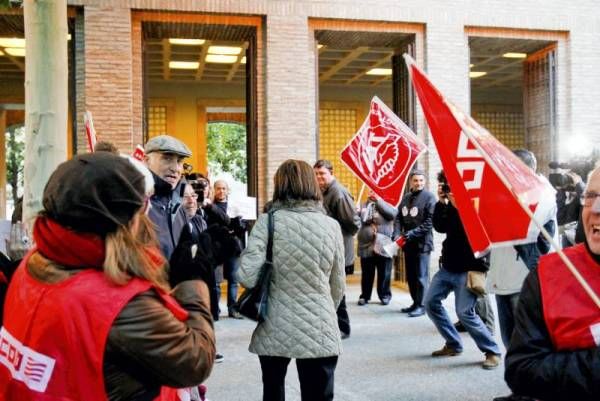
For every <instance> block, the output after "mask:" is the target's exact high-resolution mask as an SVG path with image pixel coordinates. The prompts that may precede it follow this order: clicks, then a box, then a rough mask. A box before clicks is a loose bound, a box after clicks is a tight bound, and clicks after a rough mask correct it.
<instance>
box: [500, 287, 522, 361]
mask: <svg viewBox="0 0 600 401" xmlns="http://www.w3.org/2000/svg"><path fill="white" fill-rule="evenodd" d="M518 302H519V293H518V292H517V293H515V294H510V295H498V294H496V305H497V306H498V321H499V322H500V334H501V335H502V342H503V343H504V347H506V349H508V344H510V337H512V333H513V330H514V328H515V312H516V311H517V303H518Z"/></svg>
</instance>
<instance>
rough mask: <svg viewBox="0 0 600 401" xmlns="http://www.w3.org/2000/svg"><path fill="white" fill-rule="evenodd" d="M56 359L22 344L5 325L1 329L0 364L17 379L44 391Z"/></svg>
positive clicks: (36, 389) (32, 388) (30, 386)
mask: <svg viewBox="0 0 600 401" xmlns="http://www.w3.org/2000/svg"><path fill="white" fill-rule="evenodd" d="M55 362H56V361H55V360H54V359H53V358H50V357H48V356H46V355H43V354H40V353H39V352H35V351H34V350H32V349H31V348H29V347H26V346H24V345H23V344H21V342H20V341H19V340H17V339H16V338H14V337H13V336H12V335H11V334H10V333H9V332H8V331H7V330H6V329H5V328H4V327H2V329H0V364H2V365H4V366H6V368H7V369H8V370H9V371H10V374H11V375H12V377H13V378H14V379H15V380H18V381H21V382H23V383H25V385H26V386H27V387H29V388H30V389H31V390H34V391H38V392H41V393H43V392H44V391H46V387H48V382H49V381H50V377H51V376H52V371H53V370H54V364H55Z"/></svg>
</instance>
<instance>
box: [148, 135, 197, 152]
mask: <svg viewBox="0 0 600 401" xmlns="http://www.w3.org/2000/svg"><path fill="white" fill-rule="evenodd" d="M144 151H145V152H146V154H148V153H152V152H163V153H175V154H176V155H180V156H183V157H190V156H191V155H192V152H190V149H189V148H188V147H187V146H185V144H184V143H183V142H181V141H180V140H179V139H177V138H173V137H172V136H170V135H158V136H155V137H154V138H152V139H150V140H149V141H148V142H146V146H145V147H144Z"/></svg>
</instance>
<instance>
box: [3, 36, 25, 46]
mask: <svg viewBox="0 0 600 401" xmlns="http://www.w3.org/2000/svg"><path fill="white" fill-rule="evenodd" d="M0 46H2V47H20V48H24V47H25V39H22V38H0Z"/></svg>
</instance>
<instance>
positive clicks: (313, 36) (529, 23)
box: [0, 0, 600, 204]
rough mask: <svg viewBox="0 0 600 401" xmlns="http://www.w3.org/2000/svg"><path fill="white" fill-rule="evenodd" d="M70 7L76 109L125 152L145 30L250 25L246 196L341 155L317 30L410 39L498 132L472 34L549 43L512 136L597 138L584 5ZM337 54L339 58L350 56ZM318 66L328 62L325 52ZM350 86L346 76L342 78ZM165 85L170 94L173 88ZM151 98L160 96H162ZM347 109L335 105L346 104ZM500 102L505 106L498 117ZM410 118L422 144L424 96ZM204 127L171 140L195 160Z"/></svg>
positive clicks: (428, 164)
mask: <svg viewBox="0 0 600 401" xmlns="http://www.w3.org/2000/svg"><path fill="white" fill-rule="evenodd" d="M68 5H69V16H70V18H71V21H72V24H71V29H72V32H73V33H74V41H73V42H74V43H73V44H72V46H73V53H72V54H73V55H74V63H72V68H73V74H72V75H73V80H72V82H73V86H74V90H73V93H74V96H73V98H72V103H74V107H72V110H73V112H74V114H75V116H78V115H80V114H81V113H83V111H85V110H90V111H92V112H93V115H94V121H95V125H96V129H97V130H98V132H100V133H102V135H103V139H106V140H110V141H113V142H114V143H115V144H116V145H117V146H118V147H119V148H121V149H122V150H129V149H132V148H133V147H134V146H135V145H136V144H138V143H142V142H143V141H144V137H145V135H146V133H147V127H146V126H145V118H146V117H145V111H144V108H145V107H146V106H147V105H148V104H151V102H152V101H153V96H152V95H151V94H150V95H149V94H148V93H147V92H148V86H147V84H145V83H144V82H145V81H144V80H145V78H144V76H145V75H144V74H145V72H144V71H145V69H146V68H147V66H145V65H144V61H143V52H144V49H145V44H144V43H145V41H146V40H147V37H149V36H151V35H149V34H148V32H150V31H152V29H154V31H155V32H156V31H160V29H161V28H160V27H161V26H162V27H170V28H169V29H171V28H173V26H175V25H177V24H188V25H190V26H199V27H201V26H204V27H216V28H215V29H217V30H219V29H220V30H221V31H220V32H221V33H222V34H223V35H225V33H226V31H227V29H228V28H227V27H231V26H234V27H237V28H239V29H238V31H240V32H242V31H243V29H244V28H248V29H250V30H251V31H252V32H254V35H253V36H252V38H251V39H248V40H249V41H253V43H252V46H251V47H252V51H253V52H254V53H253V54H254V57H252V60H251V63H252V66H251V68H253V69H254V74H253V76H252V79H253V81H252V82H250V81H248V80H246V88H245V89H246V90H248V88H249V91H250V92H251V94H250V96H249V97H248V96H244V95H242V96H237V98H240V97H241V98H245V99H244V100H247V99H250V101H251V102H252V104H248V103H247V102H245V103H244V104H245V107H246V114H248V113H251V117H252V124H254V126H255V127H254V131H253V132H254V133H253V136H252V137H250V136H249V138H248V143H249V145H248V149H249V158H250V159H249V161H248V163H249V165H250V164H251V165H252V166H251V167H250V170H251V174H253V177H252V180H253V182H252V183H251V184H250V186H249V188H251V189H250V190H249V192H251V193H252V194H255V195H257V196H258V197H259V204H262V203H263V202H264V201H266V200H267V198H268V196H269V193H270V192H271V185H272V180H271V177H272V176H273V173H274V171H275V169H276V168H277V166H278V165H279V164H280V163H281V162H282V161H284V160H285V159H287V158H290V157H293V158H298V159H305V160H307V161H309V162H312V161H314V160H316V159H317V158H320V157H323V156H326V157H333V156H334V155H335V151H328V152H329V153H327V152H325V151H324V148H323V146H322V144H323V141H324V138H323V135H322V134H320V124H323V119H324V118H325V117H324V116H326V114H325V113H323V110H326V109H327V110H331V107H333V108H335V107H336V106H327V104H329V105H331V104H334V105H336V104H337V105H338V106H339V104H340V101H336V99H334V97H335V96H333V95H331V94H332V93H333V92H336V91H337V92H344V90H343V89H339V88H338V90H335V89H331V90H330V89H327V88H326V87H325V86H322V87H321V88H320V84H319V76H321V77H322V76H323V72H322V71H320V70H319V58H320V55H321V54H322V53H321V52H320V50H317V47H316V45H317V36H319V35H321V34H322V33H323V32H325V33H330V32H334V33H335V32H342V33H348V32H353V33H359V34H360V35H362V38H363V39H364V38H367V37H368V36H369V35H368V34H369V33H377V34H384V33H387V34H390V35H398V37H399V38H406V41H408V42H410V46H411V48H412V53H413V55H414V56H415V59H416V60H417V62H418V63H419V64H420V65H422V66H423V67H424V69H425V70H426V71H427V72H428V74H429V75H430V77H431V78H432V80H433V81H434V82H435V83H436V84H437V85H438V87H439V88H440V89H441V90H442V91H443V92H444V93H445V94H447V95H449V96H450V97H451V99H452V100H453V101H454V102H455V103H456V104H457V105H458V106H459V107H461V108H463V109H464V110H471V111H472V113H473V114H474V116H475V118H477V116H478V114H479V115H481V118H483V119H486V122H487V121H489V122H490V124H495V123H498V126H506V125H507V122H506V121H501V122H498V121H496V120H494V118H496V119H497V118H498V117H497V116H498V115H501V116H508V115H510V113H511V112H512V111H514V109H515V108H514V107H512V106H511V105H506V104H501V103H503V102H502V101H499V102H495V101H493V100H489V97H488V98H486V99H488V100H485V99H484V102H483V103H486V104H478V103H477V99H475V98H476V97H477V96H475V94H474V92H473V88H472V86H473V84H472V83H471V82H474V81H473V80H470V78H469V66H470V64H473V58H472V56H473V54H472V53H473V47H472V46H471V47H470V44H471V43H473V42H472V38H484V39H485V38H489V39H493V40H496V41H498V42H499V43H500V42H502V41H510V40H523V41H531V42H536V43H540V45H539V46H538V47H539V48H537V49H535V50H536V52H547V49H548V48H549V47H551V50H552V57H553V58H552V65H551V69H552V74H553V75H552V76H553V78H552V83H551V84H552V97H551V98H548V95H547V93H545V92H543V91H542V95H541V99H542V100H541V102H542V103H543V105H542V106H539V104H537V103H535V102H533V101H531V99H533V98H534V97H535V96H533V97H531V96H530V97H531V99H530V101H529V102H528V101H524V102H523V103H522V104H519V105H518V107H516V109H517V112H516V113H517V120H518V119H519V118H520V119H521V120H524V122H523V123H521V122H519V123H518V124H523V125H524V126H525V127H526V128H525V129H526V130H527V132H525V133H524V134H523V139H522V141H521V140H520V142H518V143H519V144H522V145H524V146H527V147H530V148H532V149H534V150H535V151H536V153H538V154H542V157H541V159H542V160H543V161H546V160H549V159H551V158H561V157H562V158H564V157H567V155H566V153H565V146H564V145H565V144H566V143H567V142H568V141H569V138H570V137H571V135H572V134H573V133H581V134H584V135H587V136H588V138H589V139H590V140H591V142H592V143H595V144H598V143H600V133H599V132H598V131H597V130H596V129H595V116H596V115H598V114H600V105H598V102H596V101H595V94H596V93H598V91H599V89H600V49H599V48H598V47H597V45H596V41H597V39H598V37H599V35H600V28H599V27H600V14H599V13H598V12H597V7H596V5H595V2H594V1H592V0H581V1H577V2H573V3H569V4H566V3H564V2H561V1H546V2H539V1H513V0H504V1H499V0H491V1H487V2H483V3H482V2H470V1H456V2H445V1H405V2H397V1H392V0H372V1H366V2H365V1H360V2H359V1H354V0H319V1H317V0H294V1H292V0H290V1H284V0H282V1H279V0H252V1H240V0H237V1H234V0H209V1H192V0H171V1H161V0H127V1H124V0H69V1H68ZM13 14H14V12H13ZM153 24H154V25H153ZM157 26H158V28H156V27H157ZM148 27H150V28H148ZM165 29H166V28H165ZM360 35H359V36H360ZM324 36H327V35H326V34H324ZM357 43H358V42H357ZM506 43H509V42H506ZM515 43H516V42H515ZM541 44H543V46H542V45H541ZM356 46H357V47H356V48H359V47H360V45H356ZM394 46H396V45H394ZM400 47H401V46H396V47H395V49H396V50H397V49H398V48H400ZM358 53H360V51H359V52H358ZM163 55H164V53H163ZM528 56H531V53H528ZM340 58H341V62H344V57H343V56H340ZM323 61H326V60H325V58H323ZM339 62H340V60H338V63H339ZM338 67H340V65H338ZM335 68H337V67H335V66H334V69H335ZM339 69H340V70H341V67H340V68H339ZM325 73H326V72H325ZM330 75H331V74H330ZM352 80H353V78H349V79H348V80H347V82H350V81H352ZM161 85H162V84H161ZM321 85H322V84H321ZM370 85H371V86H372V87H375V88H376V87H377V85H375V84H370ZM17 87H18V85H17ZM155 87H156V88H159V89H160V90H159V89H157V90H156V93H158V94H159V95H158V96H157V97H156V99H159V100H160V99H164V98H169V97H177V96H178V95H177V91H178V90H179V89H177V88H180V87H177V86H172V87H170V89H169V88H166V85H163V86H160V85H155ZM332 87H333V86H332ZM207 88H208V89H207ZM210 88H213V89H210ZM361 88H362V87H361ZM361 88H358V87H357V88H356V92H357V93H358V92H359V91H362V92H365V90H364V89H361ZM532 88H533V85H532V86H531V87H530V88H529V89H527V88H525V89H524V90H523V93H525V94H531V92H532V90H533V89H532ZM151 89H152V88H151ZM152 90H154V89H152ZM382 91H383V92H384V93H385V94H384V95H383V96H382V97H383V98H384V100H386V97H387V101H389V102H390V103H391V102H392V101H391V99H390V97H391V96H392V95H390V94H389V93H391V90H390V89H389V88H388V89H385V90H383V89H382ZM159 92H160V93H159ZM201 92H202V95H201V96H200V95H198V96H197V106H198V109H197V110H198V111H197V115H195V116H194V117H193V118H192V117H190V118H189V119H191V120H192V121H198V120H201V121H204V120H202V119H204V118H206V116H205V114H203V113H205V112H206V110H207V109H203V108H202V107H203V106H202V105H203V104H208V103H206V101H204V100H201V99H200V98H203V99H204V98H210V99H219V98H222V97H223V96H222V93H221V92H224V90H223V91H221V90H219V89H218V86H214V85H213V86H212V87H211V86H203V87H202V90H201ZM348 92H350V90H349V91H348ZM362 92H361V93H362ZM169 93H171V94H172V93H175V94H174V95H172V96H171V95H169ZM498 93H499V94H498V98H501V97H502V92H501V91H500V92H498ZM539 93H540V91H538V92H537V96H538V97H540V95H539ZM165 94H166V95H165ZM534 95H535V94H534ZM20 96H22V89H21V88H17V89H15V85H14V82H10V81H6V80H3V79H2V78H0V103H11V104H12V103H19V98H20ZM328 96H329V97H331V99H328ZM234 97H235V96H234ZM156 99H154V100H156ZM332 99H333V100H332ZM159 100H156V101H158V102H159V103H160V101H159ZM231 102H232V101H230V103H226V102H225V103H219V102H217V103H218V105H221V104H225V105H226V106H227V105H228V104H229V106H231V105H233V104H237V103H231ZM327 102H329V103H327ZM217 103H216V104H217ZM356 103H362V104H363V106H357V108H356V109H355V110H356V113H355V114H352V115H353V116H354V117H352V118H356V120H357V124H358V122H359V121H360V119H361V118H362V117H361V115H362V113H363V112H364V104H365V103H366V101H365V100H364V99H363V98H362V97H361V96H358V95H357V96H356V98H355V99H354V103H353V104H356ZM346 104H350V103H349V102H346ZM548 104H549V106H548ZM328 107H329V108H328ZM348 107H349V106H345V107H342V109H344V110H349V109H348ZM547 107H550V108H551V109H552V115H551V117H550V120H551V121H550V122H548V121H546V122H545V123H544V124H550V125H552V127H551V128H547V129H546V128H544V129H541V130H535V129H533V128H532V129H529V128H528V127H530V126H531V127H534V126H538V125H539V124H541V123H540V121H542V120H544V118H542V117H540V118H541V120H540V118H538V117H536V113H540V110H542V111H543V112H542V114H544V113H546V109H547ZM338 108H339V107H338ZM527 108H528V109H527ZM189 110H194V109H192V108H190V109H189ZM499 110H500V112H501V113H504V114H498V112H499ZM320 111H321V112H320ZM186 113H188V112H186ZM494 113H496V114H494ZM182 114H183V112H180V113H179V116H178V119H180V120H178V121H180V122H179V123H178V124H179V125H180V126H181V125H182V124H188V125H186V126H189V124H193V122H191V123H190V122H185V121H183V120H182V119H183V117H184V116H183V115H182ZM320 114H321V115H320ZM336 115H340V113H337V114H336ZM413 115H414V121H412V122H411V123H412V125H413V126H414V127H415V130H416V132H417V134H418V135H419V136H421V137H423V138H424V139H425V140H426V142H427V143H430V142H431V141H430V140H429V137H428V133H427V129H426V125H425V122H424V118H423V114H422V112H421V111H420V107H419V105H418V102H417V104H416V111H415V112H414V114H413ZM494 116H496V117H494ZM519 116H520V117H519ZM188 117H189V115H188ZM334 117H335V116H334ZM334 117H332V118H334ZM335 118H337V117H335ZM501 118H505V117H501ZM506 118H508V117H506ZM511 118H512V117H511ZM536 118H537V119H536ZM77 120H78V119H77V118H74V119H73V121H74V123H73V125H72V128H73V131H74V132H75V134H74V144H75V145H74V146H75V148H76V149H77V150H78V151H82V150H83V149H84V148H85V142H84V140H83V127H82V124H81V123H78V122H77ZM521 120H519V121H521ZM181 121H183V122H181ZM511 121H512V120H511ZM542 123H543V121H542ZM528 124H529V125H528ZM484 125H486V123H484ZM519 127H520V125H519ZM0 128H1V127H0ZM519 129H520V128H519ZM203 130H204V128H198V129H197V130H196V128H193V129H191V131H190V130H189V129H188V131H189V132H187V133H183V134H181V135H179V136H181V137H182V138H184V139H185V140H186V142H187V143H188V144H189V145H190V146H191V148H192V150H194V151H195V153H199V154H200V153H202V152H203V151H204V149H205V143H206V142H205V139H204V138H203V135H201V133H202V132H203ZM321 131H323V130H321ZM333 131H335V127H334V128H333ZM190 132H191V133H190ZM492 132H493V131H492ZM249 135H250V134H249ZM331 135H334V134H331ZM325 139H327V138H325ZM341 141H342V142H343V140H341ZM338 142H339V141H338ZM197 157H200V156H197ZM196 162H197V163H198V165H200V166H203V165H205V162H203V161H202V160H200V159H197V160H196ZM203 163H204V164H203ZM420 164H421V166H422V167H424V168H426V169H427V170H428V171H429V172H430V177H431V178H433V177H434V175H435V172H436V171H437V170H438V169H439V166H440V165H439V159H438V157H437V154H436V151H435V148H434V147H433V146H431V147H430V152H429V153H428V154H427V156H425V157H424V158H423V159H422V160H421V161H420ZM344 174H346V173H344ZM348 185H349V186H352V185H351V184H350V183H348Z"/></svg>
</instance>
